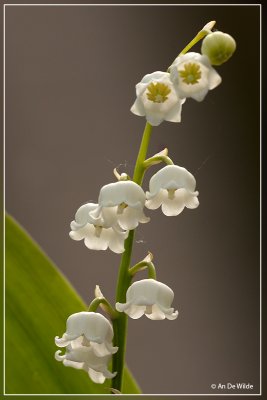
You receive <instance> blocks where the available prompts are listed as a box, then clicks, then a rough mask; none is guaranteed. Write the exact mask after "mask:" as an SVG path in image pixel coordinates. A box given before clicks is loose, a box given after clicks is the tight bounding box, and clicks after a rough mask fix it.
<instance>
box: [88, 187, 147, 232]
mask: <svg viewBox="0 0 267 400" xmlns="http://www.w3.org/2000/svg"><path fill="white" fill-rule="evenodd" d="M145 201H146V196H145V193H144V191H143V189H142V188H141V187H140V186H139V185H137V184H136V183H134V182H132V181H119V182H115V183H110V184H108V185H105V186H103V187H102V188H101V190H100V193H99V198H98V203H99V206H98V208H97V209H96V210H95V211H93V212H90V216H91V217H92V218H93V219H94V221H96V222H97V221H98V220H99V218H100V219H101V218H103V219H104V221H105V222H106V223H107V224H108V225H109V226H114V224H117V225H119V226H120V228H121V229H124V230H131V229H135V228H136V227H137V226H138V224H139V223H146V222H148V221H149V218H148V217H146V216H145V214H144V211H143V210H144V206H145Z"/></svg>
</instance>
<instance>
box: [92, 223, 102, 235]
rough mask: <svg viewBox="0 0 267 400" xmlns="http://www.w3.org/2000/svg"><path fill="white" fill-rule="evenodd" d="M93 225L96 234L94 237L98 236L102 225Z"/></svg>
mask: <svg viewBox="0 0 267 400" xmlns="http://www.w3.org/2000/svg"><path fill="white" fill-rule="evenodd" d="M94 227H95V235H96V237H98V238H99V237H100V235H101V232H102V229H103V228H102V226H98V225H94Z"/></svg>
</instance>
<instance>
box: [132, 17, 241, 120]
mask: <svg viewBox="0 0 267 400" xmlns="http://www.w3.org/2000/svg"><path fill="white" fill-rule="evenodd" d="M213 22H214V21H212V23H210V24H207V25H205V27H204V28H203V30H202V31H206V33H208V35H207V36H206V37H205V39H204V40H203V43H202V47H201V52H202V54H200V53H195V52H189V53H187V54H181V55H179V56H178V57H177V58H176V59H175V60H174V62H173V63H172V64H171V66H170V67H169V68H168V72H162V71H156V72H153V73H151V74H147V75H145V76H144V77H143V78H142V80H141V81H140V82H139V83H138V84H137V85H136V100H135V102H134V104H133V105H132V107H131V111H132V112H133V113H134V114H135V115H139V116H142V117H143V116H145V117H146V120H147V121H148V122H149V123H150V124H151V125H153V126H158V125H159V124H161V122H163V121H164V120H165V121H170V122H181V112H182V105H183V104H184V102H185V100H186V99H187V98H189V97H191V98H192V99H195V100H197V101H202V100H203V99H204V98H205V96H206V95H207V93H208V91H209V90H212V89H215V88H216V87H217V86H218V85H219V84H220V83H221V81H222V79H221V77H220V75H219V74H218V73H217V72H216V71H215V69H214V68H212V65H221V64H222V63H224V62H225V61H227V60H228V59H229V58H230V57H231V56H232V54H233V53H234V51H235V49H236V44H235V40H234V39H233V38H232V37H231V36H230V35H228V34H226V33H223V32H211V30H210V28H211V27H212V26H213Z"/></svg>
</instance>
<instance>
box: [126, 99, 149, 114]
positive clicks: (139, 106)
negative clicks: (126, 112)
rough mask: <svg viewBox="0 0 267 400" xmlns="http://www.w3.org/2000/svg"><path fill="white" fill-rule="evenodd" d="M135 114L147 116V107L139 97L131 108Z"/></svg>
mask: <svg viewBox="0 0 267 400" xmlns="http://www.w3.org/2000/svg"><path fill="white" fill-rule="evenodd" d="M130 111H131V112H132V113H133V114H135V115H139V116H140V117H144V116H145V114H146V113H145V109H144V106H143V103H142V102H141V101H140V99H139V98H137V99H136V100H135V102H134V104H133V105H132V107H131V110H130Z"/></svg>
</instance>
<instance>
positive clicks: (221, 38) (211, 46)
mask: <svg viewBox="0 0 267 400" xmlns="http://www.w3.org/2000/svg"><path fill="white" fill-rule="evenodd" d="M235 49H236V42H235V40H234V39H233V38H232V36H230V35H228V34H227V33H223V32H219V31H217V32H212V33H210V34H209V35H207V36H206V37H205V38H204V39H203V42H202V46H201V53H202V54H203V55H206V56H207V57H208V58H209V60H210V63H211V64H212V65H222V64H223V63H225V62H226V61H228V60H229V58H230V57H232V55H233V54H234V52H235Z"/></svg>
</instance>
